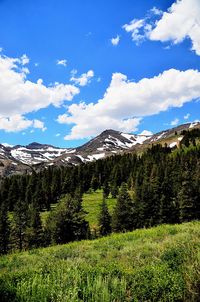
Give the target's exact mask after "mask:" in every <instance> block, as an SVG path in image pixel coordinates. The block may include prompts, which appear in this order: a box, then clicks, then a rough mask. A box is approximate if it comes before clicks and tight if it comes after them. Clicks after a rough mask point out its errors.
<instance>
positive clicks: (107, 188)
mask: <svg viewBox="0 0 200 302" xmlns="http://www.w3.org/2000/svg"><path fill="white" fill-rule="evenodd" d="M109 194H110V186H109V183H108V182H107V181H105V182H104V185H103V198H108V196H109Z"/></svg>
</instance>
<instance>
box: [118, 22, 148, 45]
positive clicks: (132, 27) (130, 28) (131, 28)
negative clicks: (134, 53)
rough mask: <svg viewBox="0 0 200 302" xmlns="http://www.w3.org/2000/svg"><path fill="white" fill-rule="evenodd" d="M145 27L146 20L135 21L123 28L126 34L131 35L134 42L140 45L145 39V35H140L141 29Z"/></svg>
mask: <svg viewBox="0 0 200 302" xmlns="http://www.w3.org/2000/svg"><path fill="white" fill-rule="evenodd" d="M144 25H145V19H133V20H132V21H131V22H130V23H129V24H125V25H123V26H122V28H123V29H125V31H126V32H128V33H131V36H132V40H133V41H135V42H136V44H139V43H140V42H141V41H143V39H144V34H141V33H140V29H141V28H143V27H144Z"/></svg>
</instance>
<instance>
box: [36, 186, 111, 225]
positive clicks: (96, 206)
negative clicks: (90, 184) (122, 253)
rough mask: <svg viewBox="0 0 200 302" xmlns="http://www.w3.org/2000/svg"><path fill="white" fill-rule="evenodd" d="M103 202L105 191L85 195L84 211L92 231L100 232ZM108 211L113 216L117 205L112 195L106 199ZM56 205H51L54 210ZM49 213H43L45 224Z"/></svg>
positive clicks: (42, 217)
mask: <svg viewBox="0 0 200 302" xmlns="http://www.w3.org/2000/svg"><path fill="white" fill-rule="evenodd" d="M102 200H103V191H102V190H97V191H95V192H93V191H91V192H89V193H85V194H84V195H83V209H84V210H85V211H86V217H85V219H86V220H87V221H88V222H89V225H90V228H91V230H92V231H94V230H98V216H99V213H100V205H101V203H102ZM106 202H107V205H108V209H109V212H110V214H112V211H113V208H114V206H115V204H116V199H115V198H112V197H111V196H110V195H109V197H108V198H107V199H106ZM55 207H56V204H52V205H51V209H54V208H55ZM48 214H49V212H48V211H44V212H41V219H42V223H43V224H45V222H46V219H47V217H48Z"/></svg>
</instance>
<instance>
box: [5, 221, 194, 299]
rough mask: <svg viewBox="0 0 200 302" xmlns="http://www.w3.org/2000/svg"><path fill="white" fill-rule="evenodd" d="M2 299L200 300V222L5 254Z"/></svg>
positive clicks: (164, 226)
mask: <svg viewBox="0 0 200 302" xmlns="http://www.w3.org/2000/svg"><path fill="white" fill-rule="evenodd" d="M0 297H1V299H0V300H1V302H16V301H27V302H50V301H51V302H78V301H83V302H125V301H133V302H134V301H137V302H144V301H145V302H150V301H160V302H168V301H176V302H181V301H188V302H194V301H195V302H196V301H199V297H200V222H193V223H185V224H182V225H162V226H159V227H155V228H152V229H147V230H136V231H134V232H130V233H126V234H114V235H111V236H109V237H106V238H101V239H98V240H94V241H82V242H74V243H71V244H67V245H60V246H54V247H49V248H42V249H37V250H32V251H29V252H23V253H18V254H12V255H8V256H3V257H1V258H0Z"/></svg>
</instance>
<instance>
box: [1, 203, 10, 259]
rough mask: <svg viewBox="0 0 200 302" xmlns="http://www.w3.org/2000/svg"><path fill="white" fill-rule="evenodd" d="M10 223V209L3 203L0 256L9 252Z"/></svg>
mask: <svg viewBox="0 0 200 302" xmlns="http://www.w3.org/2000/svg"><path fill="white" fill-rule="evenodd" d="M9 236H10V222H9V219H8V209H7V206H6V204H5V203H4V202H3V203H2V204H1V205H0V254H6V253H7V252H8V250H9Z"/></svg>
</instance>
